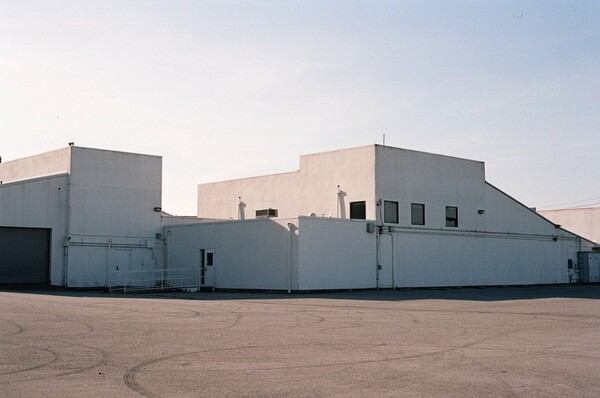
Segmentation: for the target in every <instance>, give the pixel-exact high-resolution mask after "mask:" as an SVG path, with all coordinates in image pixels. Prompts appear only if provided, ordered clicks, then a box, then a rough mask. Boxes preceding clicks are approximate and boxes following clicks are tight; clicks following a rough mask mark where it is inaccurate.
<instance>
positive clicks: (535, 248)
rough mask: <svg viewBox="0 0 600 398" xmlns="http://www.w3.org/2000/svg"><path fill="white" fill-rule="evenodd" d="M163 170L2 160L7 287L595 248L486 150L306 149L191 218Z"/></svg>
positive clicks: (488, 275) (122, 160)
mask: <svg viewBox="0 0 600 398" xmlns="http://www.w3.org/2000/svg"><path fill="white" fill-rule="evenodd" d="M161 167H162V166H161V158H160V157H157V156H148V155H138V154H130V153H122V152H114V151H104V150H98V149H89V148H81V147H75V146H70V147H68V148H64V149H61V150H58V151H54V152H49V153H46V154H41V155H37V156H33V157H29V158H25V159H20V160H15V161H11V162H6V163H0V181H2V184H1V185H0V200H1V202H0V203H1V207H0V283H8V282H22V281H28V282H32V281H39V282H47V281H49V282H50V283H52V284H53V285H61V286H69V287H91V286H98V287H102V286H108V285H112V284H113V283H114V282H115V281H114V278H115V275H116V278H117V279H119V278H120V279H121V280H120V282H121V283H122V284H125V285H127V284H133V282H130V281H131V280H134V279H130V277H129V275H130V274H131V273H136V272H143V275H150V274H147V273H145V272H150V273H153V272H155V271H160V272H162V275H163V277H164V275H165V274H164V272H169V271H175V270H192V271H193V272H194V273H196V274H197V275H198V278H197V283H198V285H200V286H203V287H214V288H217V289H261V290H284V291H307V290H328V289H359V288H360V289H362V288H391V287H425V286H472V285H518V284H546V283H569V282H576V281H578V280H579V272H578V271H579V270H578V266H577V262H578V253H580V252H582V253H583V252H593V250H594V248H595V246H596V245H595V244H594V243H592V242H591V241H590V240H587V239H585V238H582V237H581V236H579V235H576V234H574V233H571V232H569V231H567V230H564V229H562V228H560V227H559V226H557V225H556V224H555V223H553V222H551V221H549V220H547V219H546V218H544V217H542V216H540V215H539V214H537V213H535V212H534V211H532V210H531V209H529V208H527V207H526V206H524V205H523V204H521V203H519V202H518V201H516V200H515V199H513V198H511V197H510V196H508V195H506V194H505V193H503V192H502V191H500V190H498V189H497V188H495V187H494V186H492V185H490V184H489V183H487V182H486V181H485V168H484V164H483V163H482V162H477V161H472V160H466V159H459V158H454V157H448V156H442V155H435V154H429V153H424V152H418V151H411V150H406V149H399V148H392V147H386V146H380V145H371V146H366V147H360V148H352V149H345V150H339V151H333V152H326V153H319V154H313V155H307V156H301V157H300V168H299V170H297V171H293V172H290V173H283V174H275V175H270V176H262V177H255V178H246V179H240V180H234V181H225V182H217V183H211V184H202V185H200V186H199V187H198V214H197V217H185V218H182V217H168V216H167V215H165V214H164V213H162V212H161V210H162V209H161ZM161 214H162V215H161ZM200 221H202V222H200ZM2 241H4V242H12V243H9V244H6V243H5V244H2V243H1V242H2ZM596 249H597V248H596ZM32 254H34V255H33V256H32ZM592 263H593V261H592ZM40 264H42V265H40ZM592 266H594V265H593V264H592ZM588 271H589V270H588ZM599 272H600V271H599ZM111 275H112V276H111ZM140 275H142V274H140ZM152 275H156V273H153V274H152ZM586 275H589V272H588V273H587V274H586ZM145 278H147V280H146V283H148V282H150V283H152V284H153V283H155V282H156V281H154V280H151V279H152V278H153V277H150V276H145ZM589 280H590V281H591V280H592V279H589ZM136 283H137V282H136ZM162 283H163V282H161V287H162Z"/></svg>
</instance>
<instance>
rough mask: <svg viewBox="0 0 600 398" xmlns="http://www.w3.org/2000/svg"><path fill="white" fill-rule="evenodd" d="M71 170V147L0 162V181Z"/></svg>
mask: <svg viewBox="0 0 600 398" xmlns="http://www.w3.org/2000/svg"><path fill="white" fill-rule="evenodd" d="M70 171H71V147H67V148H62V149H58V150H55V151H51V152H46V153H42V154H39V155H34V156H28V157H26V158H21V159H16V160H11V161H8V162H7V161H4V162H3V163H0V181H2V182H3V183H5V184H6V183H8V182H11V181H15V180H22V179H29V178H34V177H42V176H47V175H50V174H57V173H61V174H64V173H69V172H70Z"/></svg>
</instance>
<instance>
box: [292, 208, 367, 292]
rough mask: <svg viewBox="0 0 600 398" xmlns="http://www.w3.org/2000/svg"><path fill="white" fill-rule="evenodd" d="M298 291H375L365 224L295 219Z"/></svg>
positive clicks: (359, 222)
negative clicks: (296, 223) (297, 227)
mask: <svg viewBox="0 0 600 398" xmlns="http://www.w3.org/2000/svg"><path fill="white" fill-rule="evenodd" d="M299 223H300V224H299V230H298V233H299V239H298V242H299V243H298V244H299V250H298V255H299V272H298V274H299V288H300V289H301V290H321V289H365V288H375V287H377V286H376V278H377V275H376V273H377V268H376V267H377V265H376V262H375V259H376V255H377V254H376V240H375V234H369V233H367V232H366V222H364V221H350V220H339V219H329V218H325V219H323V218H311V217H301V218H300V219H299Z"/></svg>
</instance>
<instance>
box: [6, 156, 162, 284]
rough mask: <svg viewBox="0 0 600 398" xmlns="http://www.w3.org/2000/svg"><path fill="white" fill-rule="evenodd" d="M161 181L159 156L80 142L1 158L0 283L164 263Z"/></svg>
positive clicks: (101, 274)
mask: <svg viewBox="0 0 600 398" xmlns="http://www.w3.org/2000/svg"><path fill="white" fill-rule="evenodd" d="M161 180H162V159H161V158H160V157H159V156H149V155H138V154H132V153H123V152H115V151H105V150H98V149H90V148H82V147H76V146H69V147H67V148H63V149H59V150H56V151H52V152H48V153H43V154H40V155H36V156H31V157H27V158H23V159H18V160H14V161H10V162H4V163H0V181H1V185H0V203H1V207H0V242H3V243H0V283H19V282H30V283H31V282H37V283H48V282H49V283H51V284H52V285H57V286H69V287H90V286H106V285H107V275H108V272H110V271H114V270H117V269H119V270H134V269H144V268H160V267H163V263H164V261H163V255H162V241H161V240H160V239H157V234H159V233H160V232H161V213H160V210H161V208H160V207H161Z"/></svg>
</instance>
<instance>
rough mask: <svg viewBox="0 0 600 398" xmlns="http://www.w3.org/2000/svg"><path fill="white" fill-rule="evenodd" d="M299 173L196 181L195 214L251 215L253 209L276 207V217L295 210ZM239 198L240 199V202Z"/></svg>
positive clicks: (287, 215)
mask: <svg viewBox="0 0 600 398" xmlns="http://www.w3.org/2000/svg"><path fill="white" fill-rule="evenodd" d="M299 177H300V175H299V173H298V172H292V173H282V174H273V175H268V176H262V177H253V178H245V179H240V180H232V181H223V182H216V183H210V184H200V185H198V217H201V218H216V219H222V220H228V219H231V220H247V219H253V218H255V215H256V210H261V209H268V208H272V209H277V210H278V212H279V214H278V217H279V218H290V217H296V216H297V215H298V214H299V211H300V210H299V201H298V198H299V194H300V189H301V185H300V182H299V181H300V180H299ZM240 200H241V203H240Z"/></svg>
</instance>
